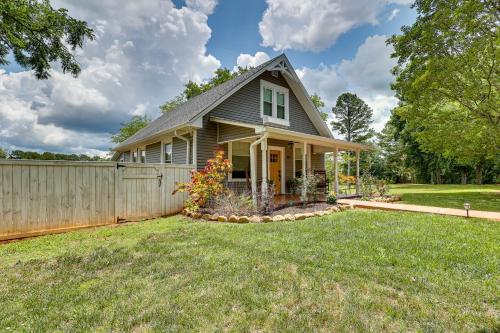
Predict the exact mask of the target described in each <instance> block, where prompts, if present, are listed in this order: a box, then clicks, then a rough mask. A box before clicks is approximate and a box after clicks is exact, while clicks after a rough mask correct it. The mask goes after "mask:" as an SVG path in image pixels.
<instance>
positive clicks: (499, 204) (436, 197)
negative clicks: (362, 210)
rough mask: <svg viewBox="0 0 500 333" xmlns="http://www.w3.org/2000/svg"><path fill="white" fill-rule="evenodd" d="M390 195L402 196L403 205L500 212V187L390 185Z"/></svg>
mask: <svg viewBox="0 0 500 333" xmlns="http://www.w3.org/2000/svg"><path fill="white" fill-rule="evenodd" d="M390 188H391V190H390V194H399V195H401V196H402V203H408V204H414V205H424V206H435V207H446V208H459V209H463V208H464V203H465V202H468V203H470V204H471V209H474V210H486V211H493V212H500V185H429V184H395V185H390Z"/></svg>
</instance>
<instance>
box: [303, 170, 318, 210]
mask: <svg viewBox="0 0 500 333" xmlns="http://www.w3.org/2000/svg"><path fill="white" fill-rule="evenodd" d="M319 182H320V179H319V177H318V176H316V175H312V174H309V175H305V176H304V175H303V176H302V177H300V178H299V184H300V188H301V194H300V199H301V200H302V202H303V203H306V202H308V201H309V197H311V196H312V200H313V201H317V199H318V192H317V191H316V189H317V186H318V183H319Z"/></svg>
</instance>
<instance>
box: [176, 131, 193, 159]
mask: <svg viewBox="0 0 500 333" xmlns="http://www.w3.org/2000/svg"><path fill="white" fill-rule="evenodd" d="M183 137H185V138H186V139H189V163H193V153H192V152H193V138H192V137H191V136H190V135H183ZM172 163H173V164H186V141H184V140H182V139H179V138H176V137H173V138H172Z"/></svg>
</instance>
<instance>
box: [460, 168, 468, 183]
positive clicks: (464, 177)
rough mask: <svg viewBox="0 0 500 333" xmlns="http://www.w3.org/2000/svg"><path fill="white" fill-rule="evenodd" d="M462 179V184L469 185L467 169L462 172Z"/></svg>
mask: <svg viewBox="0 0 500 333" xmlns="http://www.w3.org/2000/svg"><path fill="white" fill-rule="evenodd" d="M460 179H461V180H460V181H461V183H462V185H467V171H461V172H460Z"/></svg>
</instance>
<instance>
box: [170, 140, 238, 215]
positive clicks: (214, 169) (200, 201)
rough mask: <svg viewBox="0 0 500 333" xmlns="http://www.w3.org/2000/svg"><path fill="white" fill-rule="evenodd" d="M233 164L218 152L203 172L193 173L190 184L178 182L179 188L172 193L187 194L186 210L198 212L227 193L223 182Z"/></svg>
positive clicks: (222, 153)
mask: <svg viewBox="0 0 500 333" xmlns="http://www.w3.org/2000/svg"><path fill="white" fill-rule="evenodd" d="M231 168H232V166H231V162H230V161H229V160H228V159H225V158H224V152H223V151H222V150H217V151H216V152H215V157H214V158H213V159H209V160H208V161H207V164H206V165H205V168H204V169H203V170H201V171H196V170H193V171H191V181H190V182H178V183H176V186H177V188H176V189H175V190H174V191H173V192H172V194H175V193H177V192H187V193H188V194H189V198H188V199H187V200H186V202H185V204H184V208H185V209H186V210H187V211H190V212H196V211H198V210H199V209H200V207H203V206H205V205H206V204H207V202H208V201H209V200H210V199H211V198H214V197H216V196H218V195H220V194H222V193H223V192H224V191H225V188H224V186H223V185H222V181H223V180H224V178H226V176H227V174H228V173H229V172H230V171H231Z"/></svg>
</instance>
